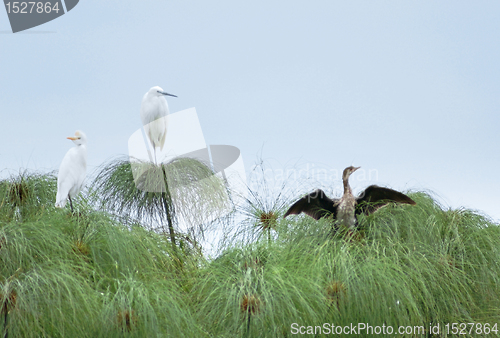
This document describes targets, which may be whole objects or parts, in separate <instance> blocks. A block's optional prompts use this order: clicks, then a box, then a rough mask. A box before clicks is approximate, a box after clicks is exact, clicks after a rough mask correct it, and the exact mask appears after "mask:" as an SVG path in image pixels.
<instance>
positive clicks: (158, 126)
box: [141, 86, 170, 160]
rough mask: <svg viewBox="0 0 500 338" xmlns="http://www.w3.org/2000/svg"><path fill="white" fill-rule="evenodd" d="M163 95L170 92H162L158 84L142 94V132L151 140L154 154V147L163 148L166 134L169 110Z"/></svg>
mask: <svg viewBox="0 0 500 338" xmlns="http://www.w3.org/2000/svg"><path fill="white" fill-rule="evenodd" d="M164 95H170V94H166V93H164V92H163V89H162V88H160V87H158V86H156V87H152V88H151V89H150V90H149V91H148V92H147V93H146V94H144V97H143V98H142V104H141V120H142V125H143V126H144V132H145V133H146V135H147V136H148V138H149V140H150V141H151V144H152V146H153V149H154V152H155V156H156V148H160V151H161V150H163V145H164V144H165V137H166V136H167V127H168V125H167V118H166V116H167V115H168V114H169V111H168V104H167V100H166V99H165V97H164ZM155 160H156V159H155Z"/></svg>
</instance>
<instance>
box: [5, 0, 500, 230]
mask: <svg viewBox="0 0 500 338" xmlns="http://www.w3.org/2000/svg"><path fill="white" fill-rule="evenodd" d="M9 31H10V26H9V23H8V19H7V14H6V13H5V11H4V10H0V33H1V34H0V92H1V95H0V121H1V123H0V126H1V133H0V170H1V169H4V168H7V169H10V172H12V171H14V172H15V171H18V170H19V168H26V167H28V168H36V169H39V170H52V169H57V168H58V167H59V164H60V161H61V159H62V157H63V156H64V154H65V152H66V151H67V150H68V149H69V148H70V147H71V146H72V143H71V142H70V141H69V140H66V136H70V135H72V134H73V133H74V131H75V130H76V129H81V130H83V131H85V132H86V134H87V136H88V139H89V146H88V147H89V148H88V149H89V150H88V151H89V155H88V156H89V158H88V160H89V168H88V169H89V172H92V171H93V170H95V168H96V167H97V166H98V165H100V164H102V163H103V162H104V161H105V160H106V159H108V158H110V157H112V156H115V155H118V154H126V153H127V141H128V138H129V137H130V135H131V134H132V133H133V132H134V131H136V130H137V129H138V128H140V118H139V108H140V104H141V99H142V96H143V95H144V93H145V92H146V91H147V90H148V89H149V88H150V87H152V86H155V85H158V86H161V87H162V88H163V89H164V90H166V91H168V92H170V93H174V94H176V95H178V96H179V98H177V99H176V98H168V102H169V106H170V111H171V112H176V111H180V110H183V109H187V108H190V107H196V110H197V112H198V117H199V119H200V123H201V125H202V128H203V132H204V136H205V140H206V142H207V144H230V145H234V146H237V147H238V148H240V150H241V151H242V154H243V157H244V160H245V165H246V167H247V169H250V167H251V166H252V165H253V164H254V163H255V162H256V159H257V157H258V156H259V154H261V153H262V157H263V158H264V159H268V160H270V161H272V162H273V163H275V164H274V167H275V168H276V167H279V166H280V165H281V166H283V167H285V166H288V165H290V164H292V165H295V163H299V164H296V169H297V170H299V169H300V168H302V169H303V168H306V167H307V166H308V165H309V167H308V168H312V167H313V166H317V167H322V168H328V170H338V171H341V170H342V169H343V168H344V167H346V166H348V165H351V164H353V165H357V166H362V167H363V168H365V169H371V170H376V172H377V173H378V177H377V179H376V180H373V179H372V180H366V179H363V178H362V177H361V176H360V177H358V179H356V177H355V175H356V174H355V175H354V176H353V180H352V185H353V186H354V190H355V191H359V190H361V189H362V188H364V187H365V186H366V185H368V184H371V183H376V184H379V185H384V186H390V187H393V188H396V189H402V190H404V189H417V190H419V189H429V190H432V191H434V192H435V193H437V194H438V195H439V196H440V197H441V202H442V203H443V204H444V205H445V206H447V207H448V206H450V207H453V208H457V207H460V206H465V207H468V208H473V209H478V210H482V211H483V212H484V213H486V214H488V215H490V216H491V217H493V218H494V219H496V220H500V210H499V208H498V204H499V202H500V198H499V197H498V191H499V190H500V179H499V176H498V174H499V169H498V168H499V167H500V156H499V150H498V148H499V145H500V135H499V133H498V132H497V128H498V127H499V125H500V114H499V113H500V112H499V108H500V95H499V94H500V2H498V1H481V2H475V3H473V2H465V1H460V2H457V1H439V2H437V1H419V2H411V3H410V2H402V1H314V2H312V1H308V2H305V1H304V2H298V1H275V2H268V1H252V2H250V1H248V2H236V1H213V2H207V1H176V2H174V1H152V0H150V1H116V0H115V1H110V0H107V1H97V0H81V1H80V3H79V4H78V5H77V6H76V7H75V8H74V9H73V10H72V11H71V12H69V13H67V14H65V15H64V16H62V17H60V18H59V19H56V20H54V21H52V22H49V23H47V24H45V25H42V26H39V27H35V28H33V29H31V30H28V31H26V32H25V33H18V34H11V33H8V32H9ZM276 163H278V165H276ZM6 173H7V171H5V170H4V171H3V172H1V173H0V176H1V177H4V176H6V175H7V174H6ZM312 174H313V175H314V173H312ZM322 183H323V184H324V185H326V186H328V185H331V186H339V184H340V181H339V180H338V179H337V180H327V181H326V182H322ZM304 192H305V191H304Z"/></svg>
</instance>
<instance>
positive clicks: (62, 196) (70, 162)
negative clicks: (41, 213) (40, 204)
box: [56, 130, 87, 208]
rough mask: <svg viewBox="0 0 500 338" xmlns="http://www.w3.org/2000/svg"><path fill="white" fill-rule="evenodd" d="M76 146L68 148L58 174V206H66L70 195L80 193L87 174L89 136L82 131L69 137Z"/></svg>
mask: <svg viewBox="0 0 500 338" xmlns="http://www.w3.org/2000/svg"><path fill="white" fill-rule="evenodd" d="M68 139H70V140H72V141H73V142H74V143H75V146H74V147H73V148H71V149H70V150H68V152H67V153H66V155H64V158H63V160H62V162H61V166H60V167H59V174H58V175H57V196H56V207H60V208H64V206H65V205H66V202H67V200H68V196H70V197H75V196H76V195H78V193H79V192H80V190H81V189H82V186H83V181H84V180H85V176H86V174H87V137H86V136H85V134H84V133H83V132H81V131H79V130H78V131H76V133H75V136H73V137H68Z"/></svg>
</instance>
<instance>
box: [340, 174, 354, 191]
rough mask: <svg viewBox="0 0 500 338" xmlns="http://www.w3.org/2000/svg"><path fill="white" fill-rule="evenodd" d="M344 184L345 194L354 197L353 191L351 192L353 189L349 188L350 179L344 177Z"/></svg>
mask: <svg viewBox="0 0 500 338" xmlns="http://www.w3.org/2000/svg"><path fill="white" fill-rule="evenodd" d="M342 182H343V183H344V194H351V195H352V190H351V187H350V186H349V177H344V178H343V179H342Z"/></svg>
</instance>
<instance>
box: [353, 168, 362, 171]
mask: <svg viewBox="0 0 500 338" xmlns="http://www.w3.org/2000/svg"><path fill="white" fill-rule="evenodd" d="M359 168H361V167H355V168H354V170H353V171H352V172H355V171H356V170H358V169H359Z"/></svg>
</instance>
